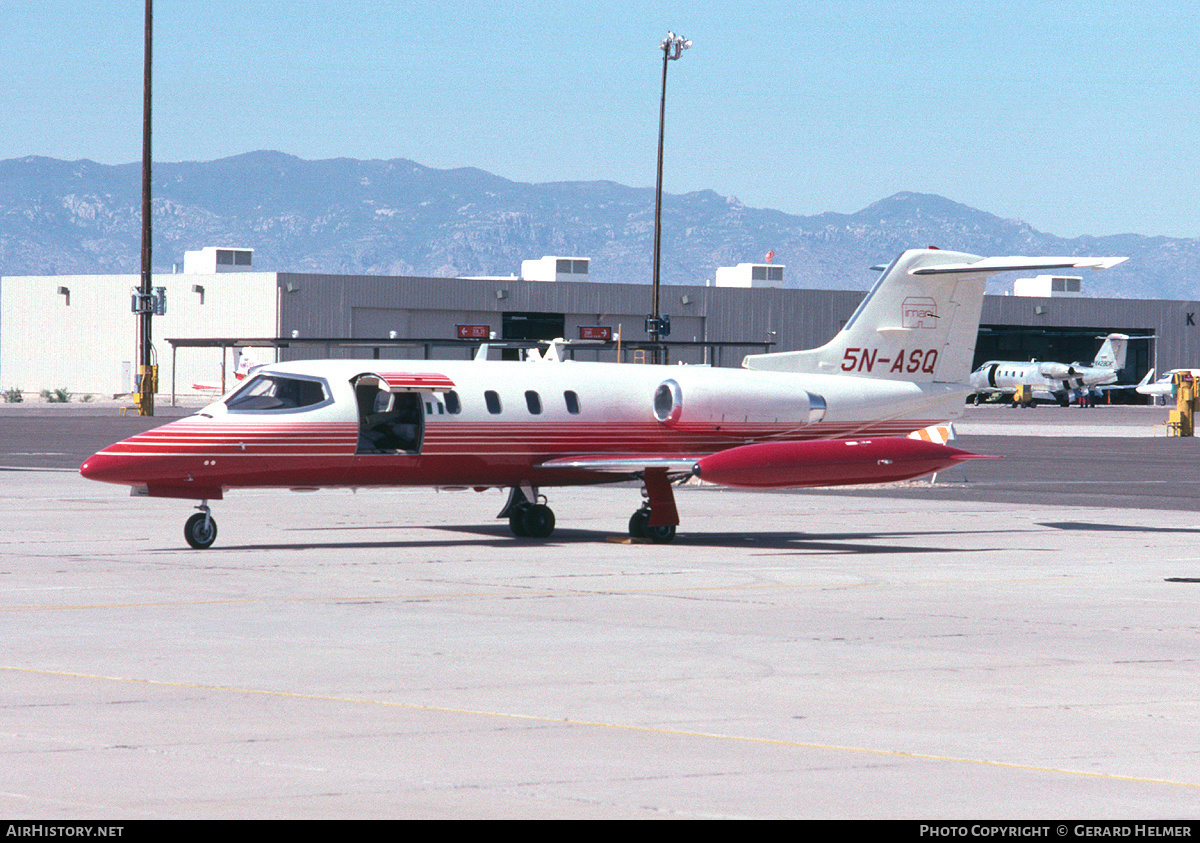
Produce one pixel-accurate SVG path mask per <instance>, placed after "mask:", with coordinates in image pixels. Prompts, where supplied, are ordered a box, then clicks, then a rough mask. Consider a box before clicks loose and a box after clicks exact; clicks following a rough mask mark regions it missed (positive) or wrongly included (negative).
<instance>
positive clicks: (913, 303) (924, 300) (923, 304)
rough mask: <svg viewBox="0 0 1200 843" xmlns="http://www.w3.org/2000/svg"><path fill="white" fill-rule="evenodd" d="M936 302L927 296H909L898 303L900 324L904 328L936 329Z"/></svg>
mask: <svg viewBox="0 0 1200 843" xmlns="http://www.w3.org/2000/svg"><path fill="white" fill-rule="evenodd" d="M937 319H938V312H937V301H936V300H935V299H932V298H929V297H928V296H909V297H908V298H906V299H905V300H904V301H903V302H901V303H900V324H901V326H903V327H905V328H925V329H927V330H933V329H934V328H936V327H937Z"/></svg>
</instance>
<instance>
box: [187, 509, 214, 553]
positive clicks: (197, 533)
mask: <svg viewBox="0 0 1200 843" xmlns="http://www.w3.org/2000/svg"><path fill="white" fill-rule="evenodd" d="M196 509H198V510H200V511H199V512H197V513H196V514H195V515H193V516H192V517H191V518H189V519H188V520H187V523H186V524H184V525H183V537H184V538H185V539H186V540H187V543H188V544H190V545H191V546H192V547H194V548H196V549H197V550H204V549H205V548H207V547H212V543H213V542H215V541H216V540H217V522H216V521H215V520H213V517H212V510H211V509H209V506H208V501H206V500H204V501H200V505H199V506H198V507H196Z"/></svg>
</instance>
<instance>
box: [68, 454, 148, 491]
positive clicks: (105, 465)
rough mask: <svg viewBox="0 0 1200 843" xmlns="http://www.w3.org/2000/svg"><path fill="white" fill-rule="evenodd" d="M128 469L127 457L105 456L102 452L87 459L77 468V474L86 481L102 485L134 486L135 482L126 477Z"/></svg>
mask: <svg viewBox="0 0 1200 843" xmlns="http://www.w3.org/2000/svg"><path fill="white" fill-rule="evenodd" d="M129 467H130V466H129V458H128V457H122V456H118V455H116V454H106V453H104V452H103V451H102V452H100V453H98V454H92V455H91V456H90V457H88V458H87V461H86V462H84V464H83V465H81V466H79V473H80V474H82V475H83V476H84V477H86V478H87V479H88V480H99V481H100V482H102V483H128V484H130V485H134V484H136V483H137V481H136V480H135V479H132V478H130V477H129V476H128V474H129Z"/></svg>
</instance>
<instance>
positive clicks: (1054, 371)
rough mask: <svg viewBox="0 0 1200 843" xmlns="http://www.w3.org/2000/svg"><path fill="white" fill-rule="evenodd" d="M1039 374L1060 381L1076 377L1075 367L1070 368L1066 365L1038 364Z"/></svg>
mask: <svg viewBox="0 0 1200 843" xmlns="http://www.w3.org/2000/svg"><path fill="white" fill-rule="evenodd" d="M1038 374H1039V375H1041V376H1042V377H1044V378H1050V380H1056V381H1060V380H1065V379H1066V378H1070V377H1074V376H1075V374H1076V372H1075V367H1074V366H1068V365H1067V364H1066V363H1038Z"/></svg>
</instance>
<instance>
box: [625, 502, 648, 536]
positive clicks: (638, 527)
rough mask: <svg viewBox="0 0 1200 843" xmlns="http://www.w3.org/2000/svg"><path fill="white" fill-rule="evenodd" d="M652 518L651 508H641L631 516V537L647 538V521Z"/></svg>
mask: <svg viewBox="0 0 1200 843" xmlns="http://www.w3.org/2000/svg"><path fill="white" fill-rule="evenodd" d="M649 520H650V510H648V509H639V510H638V511H637V512H635V513H633V515H631V516H630V517H629V535H630V537H631V538H635V539H644V538H646V522H648V521H649Z"/></svg>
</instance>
